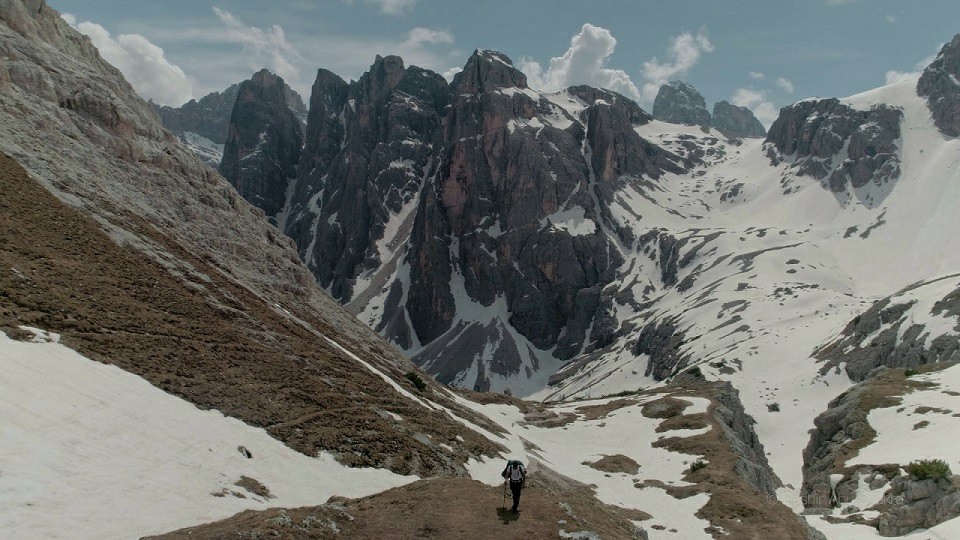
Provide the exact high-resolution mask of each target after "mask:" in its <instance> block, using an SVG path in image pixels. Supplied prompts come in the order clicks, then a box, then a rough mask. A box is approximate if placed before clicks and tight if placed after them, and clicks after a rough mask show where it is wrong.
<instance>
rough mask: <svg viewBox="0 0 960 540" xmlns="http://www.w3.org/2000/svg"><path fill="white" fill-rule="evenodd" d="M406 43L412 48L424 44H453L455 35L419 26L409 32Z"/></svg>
mask: <svg viewBox="0 0 960 540" xmlns="http://www.w3.org/2000/svg"><path fill="white" fill-rule="evenodd" d="M404 43H405V44H406V45H408V46H411V47H415V46H417V45H424V44H429V45H435V44H437V43H453V34H451V33H450V32H447V31H446V30H432V29H430V28H424V27H422V26H417V27H416V28H414V29H412V30H410V31H409V32H407V40H406V41H404Z"/></svg>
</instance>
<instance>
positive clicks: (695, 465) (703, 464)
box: [690, 459, 707, 473]
mask: <svg viewBox="0 0 960 540" xmlns="http://www.w3.org/2000/svg"><path fill="white" fill-rule="evenodd" d="M706 466H707V462H706V461H704V460H702V459H698V460H696V461H694V462H693V464H692V465H690V472H692V473H694V472H697V471H699V470H700V469H702V468H704V467H706Z"/></svg>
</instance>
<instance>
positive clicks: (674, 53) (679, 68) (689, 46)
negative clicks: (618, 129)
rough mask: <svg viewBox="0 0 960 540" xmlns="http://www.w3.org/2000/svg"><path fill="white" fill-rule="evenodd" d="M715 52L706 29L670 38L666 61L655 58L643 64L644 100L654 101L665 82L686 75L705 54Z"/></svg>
mask: <svg viewBox="0 0 960 540" xmlns="http://www.w3.org/2000/svg"><path fill="white" fill-rule="evenodd" d="M713 51H714V46H713V44H712V43H710V39H709V38H708V37H707V33H706V30H705V29H704V28H701V29H700V31H699V32H697V34H696V35H694V34H692V33H690V32H684V33H682V34H679V35H676V36H674V37H672V38H670V47H669V48H668V50H667V59H666V60H664V61H660V60H659V59H658V58H657V57H653V58H651V59H650V60H648V61H646V62H644V63H643V70H642V73H643V77H644V79H646V81H647V82H646V83H644V85H643V91H642V98H643V99H644V100H653V98H654V97H656V95H657V92H658V91H659V90H660V87H661V86H662V85H663V84H664V83H665V82H667V81H669V80H671V79H675V78H678V77H681V76H683V75H686V74H687V73H688V72H689V71H690V69H691V68H693V66H695V65H696V64H697V62H699V61H700V57H701V56H703V54H704V53H710V52H713Z"/></svg>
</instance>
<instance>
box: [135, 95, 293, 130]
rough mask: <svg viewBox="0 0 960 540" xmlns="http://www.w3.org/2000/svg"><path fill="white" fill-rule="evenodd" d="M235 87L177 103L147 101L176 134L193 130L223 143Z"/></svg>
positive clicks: (228, 128) (228, 124)
mask: <svg viewBox="0 0 960 540" xmlns="http://www.w3.org/2000/svg"><path fill="white" fill-rule="evenodd" d="M239 89H240V85H239V84H234V85H232V86H230V87H229V88H227V89H226V90H224V91H223V92H212V93H210V94H207V95H206V96H204V97H202V98H200V100H195V99H191V100H190V101H188V102H186V103H184V104H183V105H182V106H180V107H169V106H166V105H157V104H156V103H153V102H150V105H151V106H153V110H155V111H156V112H157V115H158V116H160V120H161V121H162V122H163V125H164V126H165V127H166V128H167V129H169V130H170V131H173V132H174V133H176V134H178V135H182V134H184V133H196V134H197V135H200V136H201V137H204V138H206V139H208V140H210V141H212V142H214V143H216V144H224V143H225V142H227V134H228V133H229V131H230V114H231V113H232V112H233V105H234V103H236V101H237V91H238V90H239ZM301 103H302V101H301Z"/></svg>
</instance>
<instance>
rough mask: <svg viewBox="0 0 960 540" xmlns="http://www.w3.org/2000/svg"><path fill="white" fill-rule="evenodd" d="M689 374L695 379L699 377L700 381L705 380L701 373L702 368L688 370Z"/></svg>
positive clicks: (696, 367)
mask: <svg viewBox="0 0 960 540" xmlns="http://www.w3.org/2000/svg"><path fill="white" fill-rule="evenodd" d="M687 374H688V375H693V376H694V377H698V378H700V379H702V378H703V372H701V371H700V366H693V367H692V368H690V369H688V370H687Z"/></svg>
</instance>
